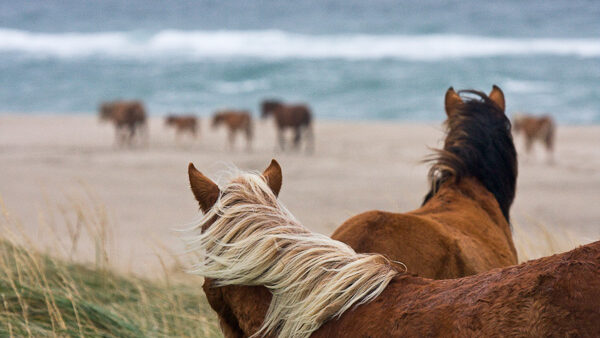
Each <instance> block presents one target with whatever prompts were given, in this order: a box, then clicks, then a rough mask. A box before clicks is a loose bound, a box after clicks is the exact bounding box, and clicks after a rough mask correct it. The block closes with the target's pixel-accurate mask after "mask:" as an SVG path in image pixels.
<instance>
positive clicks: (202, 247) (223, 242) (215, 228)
mask: <svg viewBox="0 0 600 338" xmlns="http://www.w3.org/2000/svg"><path fill="white" fill-rule="evenodd" d="M206 223H208V225H209V226H208V227H205V225H206ZM203 227H204V228H205V229H204V230H202V228H203ZM189 231H190V232H191V236H190V237H189V239H188V244H189V250H190V251H191V252H202V253H203V256H204V257H203V259H201V260H199V261H197V262H196V264H195V265H194V268H193V270H192V271H191V272H192V273H195V274H199V275H202V276H204V277H206V278H210V279H212V280H214V282H215V284H216V285H218V286H223V285H264V286H266V287H267V288H268V289H270V291H271V292H272V295H273V297H272V300H271V304H270V306H269V310H268V312H267V314H266V317H265V320H264V322H263V326H262V327H261V329H260V330H259V332H257V333H256V334H255V335H269V334H274V335H276V336H284V337H308V336H309V335H310V334H311V333H312V332H314V331H315V330H317V329H318V328H319V327H320V326H321V325H322V324H323V323H324V322H325V321H327V320H329V319H331V318H334V317H337V316H340V315H341V314H342V313H344V312H345V311H347V310H348V309H350V308H351V307H352V306H354V305H358V304H362V303H366V302H369V301H371V300H372V299H374V298H375V297H377V296H378V295H379V294H381V292H383V290H384V289H385V288H386V286H387V285H388V283H389V282H390V281H391V279H392V278H393V277H394V276H396V275H397V274H398V272H397V270H396V269H395V268H394V267H393V266H392V264H391V263H390V262H389V261H388V260H387V259H386V258H384V257H383V256H381V255H366V254H357V253H356V252H354V250H353V249H352V248H350V247H349V246H348V245H346V244H344V243H342V242H339V241H335V240H332V239H331V238H329V237H327V236H324V235H320V234H315V233H312V232H310V231H309V230H308V229H306V228H305V227H304V226H303V225H302V224H300V223H299V222H298V221H297V220H296V219H295V218H294V216H293V215H291V213H290V212H289V211H287V209H286V208H285V207H284V206H283V205H282V204H281V203H280V202H279V201H278V200H277V197H276V196H275V195H274V194H273V192H272V191H271V190H270V188H269V187H268V185H267V183H266V182H265V180H264V179H263V178H262V177H261V176H260V175H257V174H252V173H243V174H242V175H241V176H239V177H238V178H236V179H234V180H233V181H231V183H229V184H228V185H226V186H225V187H224V188H223V189H222V193H221V195H220V197H219V199H218V200H217V202H216V203H215V205H214V206H213V208H212V209H211V210H210V211H209V212H208V213H207V214H206V215H204V216H203V217H202V219H201V220H200V221H198V222H197V223H196V224H194V226H193V227H192V228H191V229H189Z"/></svg>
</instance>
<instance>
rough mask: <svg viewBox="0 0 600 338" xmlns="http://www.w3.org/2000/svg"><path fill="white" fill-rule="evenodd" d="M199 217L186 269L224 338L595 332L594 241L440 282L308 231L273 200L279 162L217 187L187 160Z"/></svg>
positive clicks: (599, 249) (598, 280) (598, 287)
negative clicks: (195, 257)
mask: <svg viewBox="0 0 600 338" xmlns="http://www.w3.org/2000/svg"><path fill="white" fill-rule="evenodd" d="M188 173H189V178H190V184H191V188H192V192H193V193H194V196H195V197H196V199H197V200H198V202H199V204H200V208H201V209H202V211H203V212H204V217H202V219H200V221H198V222H195V224H194V225H193V226H192V227H191V228H190V229H189V230H188V231H189V234H190V236H189V238H188V244H189V249H190V250H191V251H192V252H193V253H195V254H200V255H201V256H203V257H202V258H201V259H200V260H199V261H198V262H197V264H196V266H195V267H194V269H193V272H194V273H196V274H199V275H201V276H203V277H205V283H204V291H205V293H206V295H207V298H208V301H209V303H210V305H211V307H212V308H213V309H214V310H215V311H216V312H217V313H218V314H219V319H220V323H221V326H222V328H223V332H224V334H225V336H227V337H248V336H255V337H257V336H261V337H262V336H269V337H276V336H282V337H309V336H312V337H367V336H368V337H392V336H494V335H498V334H503V335H513V336H598V335H599V334H600V307H599V306H598V304H599V303H600V242H596V243H593V244H590V245H587V246H585V247H582V248H579V249H576V250H573V251H571V252H569V253H565V254H562V255H556V256H552V257H547V258H542V259H539V260H536V261H530V262H528V263H525V264H522V265H520V266H514V267H510V268H505V269H502V270H500V269H496V270H493V271H491V272H487V273H483V274H480V275H477V276H471V277H465V278H460V279H453V280H444V281H436V280H430V279H424V278H420V277H416V276H410V275H407V274H404V273H402V271H401V270H399V269H397V268H396V267H395V266H394V264H393V263H392V262H390V261H388V260H387V259H386V258H385V257H383V256H381V255H379V254H358V253H356V252H355V251H354V250H353V249H351V248H350V247H348V246H347V245H345V244H343V243H341V242H338V241H335V240H332V239H329V238H327V237H325V236H323V235H318V234H314V233H311V232H310V231H309V230H307V229H306V228H305V227H304V226H302V225H301V224H300V223H299V222H298V221H297V220H296V219H295V218H294V217H293V216H292V215H291V214H290V213H289V212H288V211H287V210H286V209H285V207H284V206H283V205H282V204H281V203H280V202H279V201H278V200H277V194H278V192H279V189H280V188H281V181H282V180H281V178H282V176H281V169H280V167H279V165H278V164H277V163H276V162H275V161H273V162H272V163H271V165H270V166H269V167H268V168H267V170H265V172H264V173H263V174H262V175H259V174H254V173H242V174H241V175H240V176H238V177H237V178H235V179H233V180H232V181H231V182H230V183H228V184H227V185H225V186H224V187H223V189H220V188H219V187H218V186H217V185H216V184H215V183H213V182H212V181H211V180H210V179H208V178H207V177H205V176H204V175H202V174H201V173H200V172H199V171H197V170H196V169H195V168H194V166H193V165H191V164H190V166H189V168H188Z"/></svg>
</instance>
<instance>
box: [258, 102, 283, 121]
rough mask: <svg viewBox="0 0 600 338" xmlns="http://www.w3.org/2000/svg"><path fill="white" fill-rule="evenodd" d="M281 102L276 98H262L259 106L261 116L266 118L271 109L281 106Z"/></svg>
mask: <svg viewBox="0 0 600 338" xmlns="http://www.w3.org/2000/svg"><path fill="white" fill-rule="evenodd" d="M282 105H283V103H281V101H277V100H264V101H263V102H262V104H261V106H260V111H261V115H260V117H261V118H263V119H264V118H267V117H268V116H269V115H270V114H271V113H273V111H274V110H275V109H277V108H279V107H281V106H282Z"/></svg>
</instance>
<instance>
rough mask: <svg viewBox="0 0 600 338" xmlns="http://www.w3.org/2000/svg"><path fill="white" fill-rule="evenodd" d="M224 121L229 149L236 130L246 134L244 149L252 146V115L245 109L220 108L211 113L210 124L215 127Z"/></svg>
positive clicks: (231, 147)
mask: <svg viewBox="0 0 600 338" xmlns="http://www.w3.org/2000/svg"><path fill="white" fill-rule="evenodd" d="M222 123H224V124H225V125H226V126H227V131H228V139H229V149H233V144H234V142H235V135H236V134H237V133H238V132H241V133H244V134H245V135H246V149H247V150H250V149H251V148H252V136H253V135H252V131H253V127H252V115H251V114H250V112H248V111H246V110H222V111H218V112H216V113H215V114H214V115H213V120H212V126H213V128H217V127H218V126H219V125H220V124H222Z"/></svg>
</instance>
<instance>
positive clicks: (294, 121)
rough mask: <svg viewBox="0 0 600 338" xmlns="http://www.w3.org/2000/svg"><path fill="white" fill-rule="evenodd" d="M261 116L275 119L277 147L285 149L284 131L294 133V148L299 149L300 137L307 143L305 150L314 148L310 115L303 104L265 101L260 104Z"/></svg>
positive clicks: (308, 109)
mask: <svg viewBox="0 0 600 338" xmlns="http://www.w3.org/2000/svg"><path fill="white" fill-rule="evenodd" d="M261 112H262V113H261V116H262V118H267V117H268V116H269V115H273V116H274V117H275V126H276V127H277V137H278V140H279V147H280V148H281V149H282V150H283V149H284V148H285V138H284V136H283V133H284V131H285V130H286V129H292V130H293V131H294V139H293V142H294V143H293V144H294V148H298V147H300V142H301V139H302V135H303V134H304V135H305V136H304V138H305V139H306V142H307V149H308V150H313V148H314V135H313V131H312V113H311V111H310V108H308V106H307V105H304V104H283V103H282V102H279V101H275V100H265V101H263V102H262V104H261Z"/></svg>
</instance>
